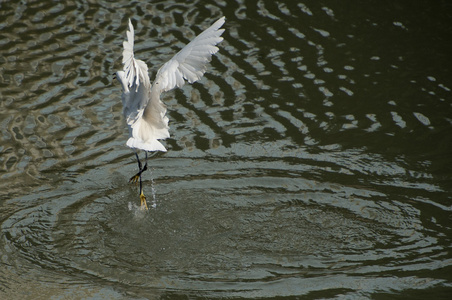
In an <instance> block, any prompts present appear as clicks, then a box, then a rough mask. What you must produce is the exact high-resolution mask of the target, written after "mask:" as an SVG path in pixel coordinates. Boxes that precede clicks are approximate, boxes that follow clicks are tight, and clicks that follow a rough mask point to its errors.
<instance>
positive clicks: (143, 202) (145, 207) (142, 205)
mask: <svg viewBox="0 0 452 300" xmlns="http://www.w3.org/2000/svg"><path fill="white" fill-rule="evenodd" d="M140 200H141V209H143V210H148V205H147V204H146V196H145V195H144V194H143V191H141V194H140Z"/></svg>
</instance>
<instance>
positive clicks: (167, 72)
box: [153, 17, 224, 92]
mask: <svg viewBox="0 0 452 300" xmlns="http://www.w3.org/2000/svg"><path fill="white" fill-rule="evenodd" d="M223 24H224V17H222V18H220V19H218V20H217V21H216V22H215V23H213V24H212V26H210V27H209V28H207V29H206V30H204V31H203V32H202V33H200V34H199V35H198V36H197V37H196V38H195V39H194V40H193V41H191V42H190V43H188V44H187V45H186V46H185V47H184V48H183V49H182V50H180V51H179V52H178V53H177V54H176V55H174V56H173V58H171V59H170V60H169V61H168V62H166V63H165V64H164V65H163V66H162V67H161V68H160V69H159V70H158V72H157V75H156V78H155V82H154V85H153V89H154V88H156V89H158V90H159V92H166V91H169V90H171V89H173V88H174V87H176V86H177V87H182V86H183V85H184V83H185V80H187V81H188V82H189V83H193V82H195V81H197V80H199V79H200V78H201V77H202V76H203V75H204V73H205V72H206V68H207V63H208V62H209V61H210V60H211V59H212V55H213V54H215V53H216V52H217V51H218V47H216V46H215V45H216V44H218V43H219V42H221V41H222V40H223V38H222V37H221V34H222V33H223V32H224V29H220V27H221V26H222V25H223Z"/></svg>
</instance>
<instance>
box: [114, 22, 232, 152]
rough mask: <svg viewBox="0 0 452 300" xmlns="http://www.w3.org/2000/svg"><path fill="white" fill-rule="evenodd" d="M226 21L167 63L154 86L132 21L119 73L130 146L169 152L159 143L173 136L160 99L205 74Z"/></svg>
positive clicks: (210, 29)
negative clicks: (137, 51) (136, 45)
mask: <svg viewBox="0 0 452 300" xmlns="http://www.w3.org/2000/svg"><path fill="white" fill-rule="evenodd" d="M224 20H225V19H224V17H222V18H220V19H219V20H218V21H216V22H215V23H214V24H213V25H212V26H210V27H209V28H207V29H206V30H204V31H203V32H202V33H201V34H199V35H198V36H197V37H196V38H195V39H194V40H193V41H191V42H190V43H189V44H187V45H186V46H185V47H184V48H183V49H182V50H180V51H179V52H178V53H177V54H176V55H174V57H173V58H171V59H170V60H169V61H168V62H166V63H165V64H164V65H163V66H162V67H161V68H160V69H159V70H158V72H157V75H156V78H155V81H154V83H153V84H152V85H151V82H150V79H149V75H148V67H147V65H146V63H144V62H143V61H141V60H139V59H135V56H134V53H133V46H134V29H133V26H132V23H131V22H130V20H129V31H127V41H124V44H123V46H124V51H123V53H122V55H123V59H122V63H123V65H124V68H123V71H118V72H116V76H117V79H118V81H119V82H120V83H121V85H122V89H123V93H122V104H123V112H124V116H125V118H126V121H127V125H128V127H129V139H128V141H127V146H129V147H131V148H136V149H142V150H145V151H166V149H165V147H164V146H163V145H162V143H160V141H159V140H161V139H166V138H168V137H169V136H170V135H169V131H168V129H169V127H168V117H166V116H165V114H166V106H165V105H164V104H163V103H162V101H161V100H160V94H161V93H162V92H166V91H169V90H171V89H173V88H174V87H176V86H177V87H182V86H183V85H184V83H185V80H187V81H188V82H189V83H193V82H195V81H197V80H199V79H200V78H201V77H202V76H203V75H204V73H205V72H206V68H207V63H208V62H209V61H210V60H211V58H212V54H215V53H216V52H217V51H218V48H217V47H216V46H215V45H216V44H218V43H219V42H221V41H222V40H223V38H222V37H221V34H222V33H223V32H224V29H220V27H221V26H222V25H223V24H224Z"/></svg>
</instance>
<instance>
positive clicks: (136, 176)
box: [129, 172, 141, 184]
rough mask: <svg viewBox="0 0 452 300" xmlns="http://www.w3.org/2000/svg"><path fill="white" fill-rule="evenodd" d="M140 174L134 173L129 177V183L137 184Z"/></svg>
mask: <svg viewBox="0 0 452 300" xmlns="http://www.w3.org/2000/svg"><path fill="white" fill-rule="evenodd" d="M140 175H141V172H138V173H137V174H136V175H133V176H132V177H130V179H129V183H135V184H138V181H140Z"/></svg>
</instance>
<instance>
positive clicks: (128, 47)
mask: <svg viewBox="0 0 452 300" xmlns="http://www.w3.org/2000/svg"><path fill="white" fill-rule="evenodd" d="M134 37H135V31H134V29H133V25H132V22H131V21H130V19H129V31H127V41H124V42H123V47H124V50H123V52H122V64H123V65H124V67H123V70H124V73H125V78H126V82H127V86H128V87H129V88H131V87H132V86H133V85H134V84H135V85H136V89H137V88H138V87H139V85H140V83H143V84H146V83H147V84H148V85H149V75H148V66H147V65H146V63H145V62H144V61H142V60H139V59H135V56H134V54H133V46H134ZM134 81H135V82H134ZM140 81H141V82H140Z"/></svg>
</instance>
